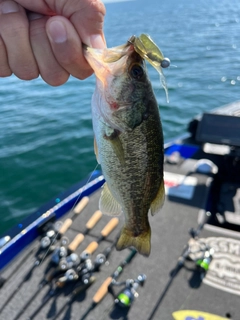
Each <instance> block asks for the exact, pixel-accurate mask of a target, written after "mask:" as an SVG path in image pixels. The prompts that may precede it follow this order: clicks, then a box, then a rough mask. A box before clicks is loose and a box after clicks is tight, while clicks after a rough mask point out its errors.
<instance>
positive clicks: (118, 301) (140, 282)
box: [99, 273, 147, 320]
mask: <svg viewBox="0 0 240 320" xmlns="http://www.w3.org/2000/svg"><path fill="white" fill-rule="evenodd" d="M146 278H147V277H146V275H145V274H143V273H142V274H139V275H138V277H137V278H136V279H127V280H126V281H122V282H117V281H116V280H113V281H112V282H111V283H110V285H109V287H108V292H109V293H110V294H111V295H112V297H113V299H114V303H113V305H111V306H110V308H107V309H106V310H105V311H104V312H103V316H102V318H101V320H106V315H107V314H109V313H110V310H112V311H111V314H112V315H113V312H114V310H115V312H116V314H117V315H119V316H120V313H121V316H123V315H125V316H126V314H127V313H128V312H129V310H130V308H131V306H132V304H133V302H134V300H135V299H136V298H138V296H139V294H138V292H137V289H138V287H139V286H141V287H143V286H144V283H145V281H146ZM120 286H123V288H122V289H121V290H120V291H118V293H117V294H116V293H115V290H114V287H120ZM99 320H100V319H99Z"/></svg>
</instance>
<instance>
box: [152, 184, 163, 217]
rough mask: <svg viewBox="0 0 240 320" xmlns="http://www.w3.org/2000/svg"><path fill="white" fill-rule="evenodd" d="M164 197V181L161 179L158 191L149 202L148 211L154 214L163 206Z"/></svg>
mask: <svg viewBox="0 0 240 320" xmlns="http://www.w3.org/2000/svg"><path fill="white" fill-rule="evenodd" d="M164 199H165V190H164V181H163V180H162V182H161V185H160V188H159V190H158V193H157V195H156V197H155V199H154V200H153V202H152V203H151V207H150V212H151V215H152V216H154V215H155V214H156V213H157V212H158V211H159V210H160V209H161V208H162V206H163V203H164Z"/></svg>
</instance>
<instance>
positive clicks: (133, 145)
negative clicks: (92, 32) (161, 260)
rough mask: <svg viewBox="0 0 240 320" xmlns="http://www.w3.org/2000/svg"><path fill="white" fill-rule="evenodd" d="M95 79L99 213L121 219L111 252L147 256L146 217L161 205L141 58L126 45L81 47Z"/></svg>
mask: <svg viewBox="0 0 240 320" xmlns="http://www.w3.org/2000/svg"><path fill="white" fill-rule="evenodd" d="M85 57H86V59H87V61H88V63H89V64H90V65H91V67H92V69H93V70H94V72H95V75H96V89H95V92H94V94H93V98H92V119H93V129H94V134H95V144H94V145H95V153H96V157H97V160H98V162H99V163H100V164H101V167H102V171H103V174H104V177H105V180H106V183H105V184H104V186H103V190H102V193H101V197H100V201H99V207H100V210H101V211H102V212H103V213H105V214H109V215H119V214H121V213H122V212H123V213H124V214H125V225H124V227H123V229H122V232H121V235H120V237H119V240H118V242H117V245H116V248H117V249H118V250H122V249H124V248H126V247H129V246H134V247H135V248H136V249H137V250H138V252H139V253H140V254H142V255H145V256H149V254H150V250H151V229H150V225H149V221H148V213H149V212H150V213H151V214H152V215H154V214H155V213H157V212H158V211H159V210H160V208H161V207H162V205H163V202H164V183H163V157H164V151H163V133H162V125H161V121H160V115H159V110H158V104H157V101H156V99H155V96H154V93H153V89H152V86H151V83H150V80H149V78H148V75H147V69H146V65H145V60H144V58H142V57H141V55H140V54H139V53H138V52H137V51H136V50H135V48H134V43H133V41H132V38H131V41H128V42H127V43H126V44H124V45H122V46H118V47H115V48H110V49H93V48H90V47H85Z"/></svg>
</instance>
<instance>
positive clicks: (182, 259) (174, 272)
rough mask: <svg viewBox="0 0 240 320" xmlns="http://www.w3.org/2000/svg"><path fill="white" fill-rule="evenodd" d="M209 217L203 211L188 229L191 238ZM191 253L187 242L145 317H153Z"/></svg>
mask: <svg viewBox="0 0 240 320" xmlns="http://www.w3.org/2000/svg"><path fill="white" fill-rule="evenodd" d="M210 218H211V212H209V211H204V212H203V215H202V216H201V217H200V222H199V224H198V226H197V228H196V229H194V228H191V229H190V230H189V234H190V236H191V239H197V237H198V235H199V233H200V232H201V231H202V229H203V227H204V225H205V224H206V223H207V222H208V221H209V220H210ZM190 253H191V248H190V246H189V244H187V245H186V246H185V247H184V249H183V252H182V254H181V256H180V257H179V258H178V261H177V264H176V266H175V268H174V269H173V270H172V272H171V274H170V279H169V281H168V282H167V284H166V286H165V288H164V290H163V292H162V294H161V295H160V297H159V299H158V300H157V302H156V304H155V306H154V308H153V310H152V312H151V314H150V316H149V317H148V318H147V320H152V319H154V316H155V314H156V312H157V310H158V308H159V306H160V304H161V303H162V301H163V299H164V297H165V295H166V294H167V292H168V290H169V288H170V286H171V284H172V282H173V280H174V278H175V277H176V276H177V274H178V273H179V271H180V270H181V269H182V267H183V266H184V263H185V261H186V259H188V258H189V254H190Z"/></svg>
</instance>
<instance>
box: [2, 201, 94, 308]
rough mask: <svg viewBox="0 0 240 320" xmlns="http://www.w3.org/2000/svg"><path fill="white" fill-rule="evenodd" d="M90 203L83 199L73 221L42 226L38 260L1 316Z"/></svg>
mask: <svg viewBox="0 0 240 320" xmlns="http://www.w3.org/2000/svg"><path fill="white" fill-rule="evenodd" d="M88 202H89V198H88V197H83V198H82V199H81V200H80V201H79V203H78V204H77V205H76V206H75V208H74V209H73V216H72V218H71V219H69V218H68V219H66V220H65V221H64V222H63V223H62V224H61V223H59V221H57V222H56V225H55V227H53V228H52V227H51V228H48V226H45V225H41V226H39V229H40V228H41V229H43V230H45V231H46V233H45V234H44V236H43V237H42V238H41V240H40V247H39V249H38V251H37V253H36V259H35V261H34V263H33V265H32V266H31V268H30V269H29V270H28V271H27V272H26V274H25V275H24V276H23V280H22V281H21V282H20V283H19V285H18V286H17V287H16V289H15V290H14V291H13V292H12V294H11V295H10V296H9V297H8V299H7V301H6V303H5V304H4V305H3V306H2V308H1V309H0V314H1V313H2V312H3V310H4V309H5V307H6V306H7V305H8V304H9V303H10V302H11V300H12V299H13V298H14V296H15V295H16V294H17V293H18V292H19V290H20V289H21V287H22V286H23V285H24V283H25V282H27V281H28V280H29V279H30V278H31V276H32V273H33V271H34V269H35V268H36V267H38V266H39V265H40V264H41V262H42V261H43V260H44V259H45V258H46V256H48V255H49V254H51V252H52V251H53V250H54V249H55V247H54V246H53V244H54V243H55V241H56V240H58V239H61V238H63V236H64V234H65V233H66V232H67V230H68V229H69V228H70V226H71V225H72V223H73V220H74V219H75V218H76V217H77V216H79V214H80V213H81V212H82V211H83V209H84V208H85V207H86V205H87V204H88ZM67 242H68V240H67V239H66V238H63V243H64V244H67Z"/></svg>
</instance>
